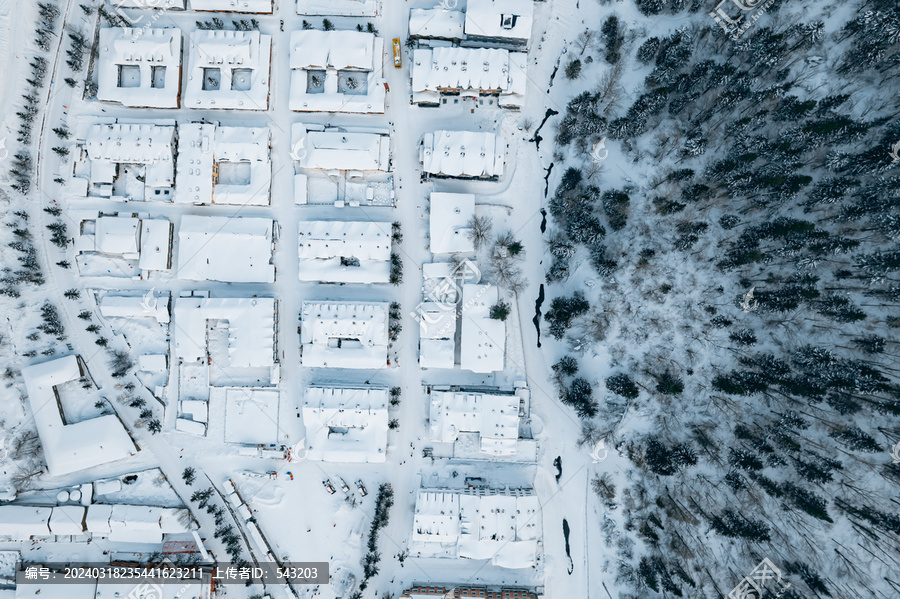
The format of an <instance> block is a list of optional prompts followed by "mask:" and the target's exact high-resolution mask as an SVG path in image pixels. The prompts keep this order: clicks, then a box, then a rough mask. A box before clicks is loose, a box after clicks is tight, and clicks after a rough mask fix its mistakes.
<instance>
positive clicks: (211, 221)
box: [178, 215, 275, 283]
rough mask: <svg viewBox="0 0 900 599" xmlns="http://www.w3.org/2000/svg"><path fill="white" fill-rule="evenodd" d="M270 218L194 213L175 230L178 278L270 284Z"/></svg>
mask: <svg viewBox="0 0 900 599" xmlns="http://www.w3.org/2000/svg"><path fill="white" fill-rule="evenodd" d="M272 229H273V221H271V220H269V219H267V218H242V217H227V216H194V215H185V216H183V217H182V218H181V226H180V227H179V229H178V278H180V279H188V280H191V281H225V282H229V283H272V282H274V281H275V265H274V264H272Z"/></svg>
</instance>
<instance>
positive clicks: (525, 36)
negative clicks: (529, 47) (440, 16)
mask: <svg viewBox="0 0 900 599" xmlns="http://www.w3.org/2000/svg"><path fill="white" fill-rule="evenodd" d="M533 21H534V2H532V1H531V0H467V1H466V37H467V38H470V39H491V40H502V41H509V42H516V43H526V42H527V41H528V40H529V38H531V27H532V24H533Z"/></svg>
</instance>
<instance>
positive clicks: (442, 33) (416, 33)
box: [409, 6, 466, 41]
mask: <svg viewBox="0 0 900 599" xmlns="http://www.w3.org/2000/svg"><path fill="white" fill-rule="evenodd" d="M465 23H466V15H465V14H464V13H463V12H462V11H460V10H448V9H446V8H443V7H440V6H439V7H437V8H413V9H412V10H410V11H409V36H410V37H419V38H426V39H442V40H451V41H459V40H461V39H463V38H464V37H465V33H464V30H465Z"/></svg>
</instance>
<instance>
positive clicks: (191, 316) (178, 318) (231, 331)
mask: <svg viewBox="0 0 900 599" xmlns="http://www.w3.org/2000/svg"><path fill="white" fill-rule="evenodd" d="M174 317H175V324H176V326H175V327H174V328H173V331H174V332H173V333H172V334H173V337H174V342H175V358H176V359H177V360H179V361H181V362H183V363H191V362H205V361H206V359H207V357H208V350H207V347H206V343H207V341H208V340H207V321H210V320H219V321H227V322H228V342H227V343H228V364H223V365H222V366H223V367H226V366H230V367H238V368H266V367H273V365H274V364H275V335H276V333H277V329H276V321H275V318H276V304H275V299H274V298H270V297H255V298H206V297H179V298H176V299H175V307H174Z"/></svg>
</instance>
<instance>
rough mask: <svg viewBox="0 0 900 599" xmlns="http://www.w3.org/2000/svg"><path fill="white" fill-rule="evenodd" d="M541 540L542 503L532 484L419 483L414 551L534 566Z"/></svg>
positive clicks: (412, 540)
mask: <svg viewBox="0 0 900 599" xmlns="http://www.w3.org/2000/svg"><path fill="white" fill-rule="evenodd" d="M540 544H541V515H540V504H539V503H538V499H537V497H536V496H535V495H534V492H533V491H532V490H531V489H505V490H496V489H478V490H465V491H460V490H455V489H420V490H419V492H418V495H417V496H416V509H415V514H414V516H413V530H412V535H411V536H410V540H409V548H410V553H411V555H413V556H415V557H444V558H466V559H474V560H490V562H491V564H492V565H494V566H499V567H501V568H513V569H518V568H531V567H533V566H535V565H536V564H537V563H538V560H539V558H540Z"/></svg>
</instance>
